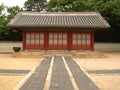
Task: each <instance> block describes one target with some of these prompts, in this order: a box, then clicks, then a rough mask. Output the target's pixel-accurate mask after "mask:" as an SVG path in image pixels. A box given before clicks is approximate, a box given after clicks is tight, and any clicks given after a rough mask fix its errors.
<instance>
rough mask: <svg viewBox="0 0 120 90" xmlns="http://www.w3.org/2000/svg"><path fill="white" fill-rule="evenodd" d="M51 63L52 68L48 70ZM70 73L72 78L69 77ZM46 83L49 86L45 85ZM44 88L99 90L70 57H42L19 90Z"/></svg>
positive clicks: (56, 89)
mask: <svg viewBox="0 0 120 90" xmlns="http://www.w3.org/2000/svg"><path fill="white" fill-rule="evenodd" d="M63 59H64V60H63ZM51 62H53V64H52V65H53V66H52V69H49V68H50V67H51ZM65 62H66V63H65ZM66 64H67V66H68V67H66ZM68 68H69V69H68ZM50 70H51V71H50ZM68 70H69V73H68ZM48 72H51V75H49V73H48ZM70 72H71V74H72V76H73V77H71V75H69V74H70ZM48 76H49V78H48ZM46 78H47V79H46ZM48 81H49V83H50V84H48V85H47V84H46V83H47V82H48ZM73 81H74V84H73ZM74 85H76V86H77V89H76V88H74ZM46 86H47V89H48V90H99V88H98V87H97V86H96V85H95V84H94V83H93V82H92V81H91V79H90V78H89V77H88V76H87V75H86V74H85V73H84V72H83V70H82V69H81V68H80V67H79V66H78V64H77V63H76V62H75V61H74V60H73V59H72V58H71V57H62V56H53V57H44V58H43V60H42V62H41V63H40V64H39V65H38V66H37V67H36V69H35V70H34V72H33V73H32V74H31V76H30V77H29V78H28V79H27V80H26V82H24V83H23V85H22V86H21V87H20V88H19V90H46Z"/></svg>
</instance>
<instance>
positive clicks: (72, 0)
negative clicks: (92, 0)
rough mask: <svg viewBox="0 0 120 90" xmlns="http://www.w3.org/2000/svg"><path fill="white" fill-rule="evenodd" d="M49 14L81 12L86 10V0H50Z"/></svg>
mask: <svg viewBox="0 0 120 90" xmlns="http://www.w3.org/2000/svg"><path fill="white" fill-rule="evenodd" d="M46 10H47V11H48V12H80V11H85V10H86V5H85V1H84V0H50V2H49V3H48V4H47V7H46Z"/></svg>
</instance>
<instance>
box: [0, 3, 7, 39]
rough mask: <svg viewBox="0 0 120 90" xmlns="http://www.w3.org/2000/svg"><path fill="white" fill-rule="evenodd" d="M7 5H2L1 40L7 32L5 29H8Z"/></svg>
mask: <svg viewBox="0 0 120 90" xmlns="http://www.w3.org/2000/svg"><path fill="white" fill-rule="evenodd" d="M4 11H5V6H4V5H0V40H3V39H4V34H5V32H6V31H5V30H6V27H5V26H6V23H7V20H6V16H5V13H4Z"/></svg>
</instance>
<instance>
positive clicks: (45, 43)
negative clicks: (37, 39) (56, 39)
mask: <svg viewBox="0 0 120 90" xmlns="http://www.w3.org/2000/svg"><path fill="white" fill-rule="evenodd" d="M48 34H49V33H48V32H44V49H45V50H48V42H49V37H48Z"/></svg>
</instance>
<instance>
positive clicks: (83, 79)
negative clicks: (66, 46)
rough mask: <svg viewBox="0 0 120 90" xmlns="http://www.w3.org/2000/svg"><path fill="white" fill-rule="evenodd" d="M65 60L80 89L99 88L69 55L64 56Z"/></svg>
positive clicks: (94, 89)
mask: <svg viewBox="0 0 120 90" xmlns="http://www.w3.org/2000/svg"><path fill="white" fill-rule="evenodd" d="M65 60H66V62H67V64H68V66H69V68H70V70H71V72H72V74H73V77H74V79H75V81H76V83H77V86H78V87H79V89H80V90H99V89H98V87H97V86H96V85H95V84H94V83H93V82H92V81H91V80H90V79H89V77H88V76H87V75H85V73H84V72H83V71H82V70H81V69H80V67H79V66H78V65H77V63H76V62H75V61H74V60H72V58H71V57H65Z"/></svg>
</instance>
